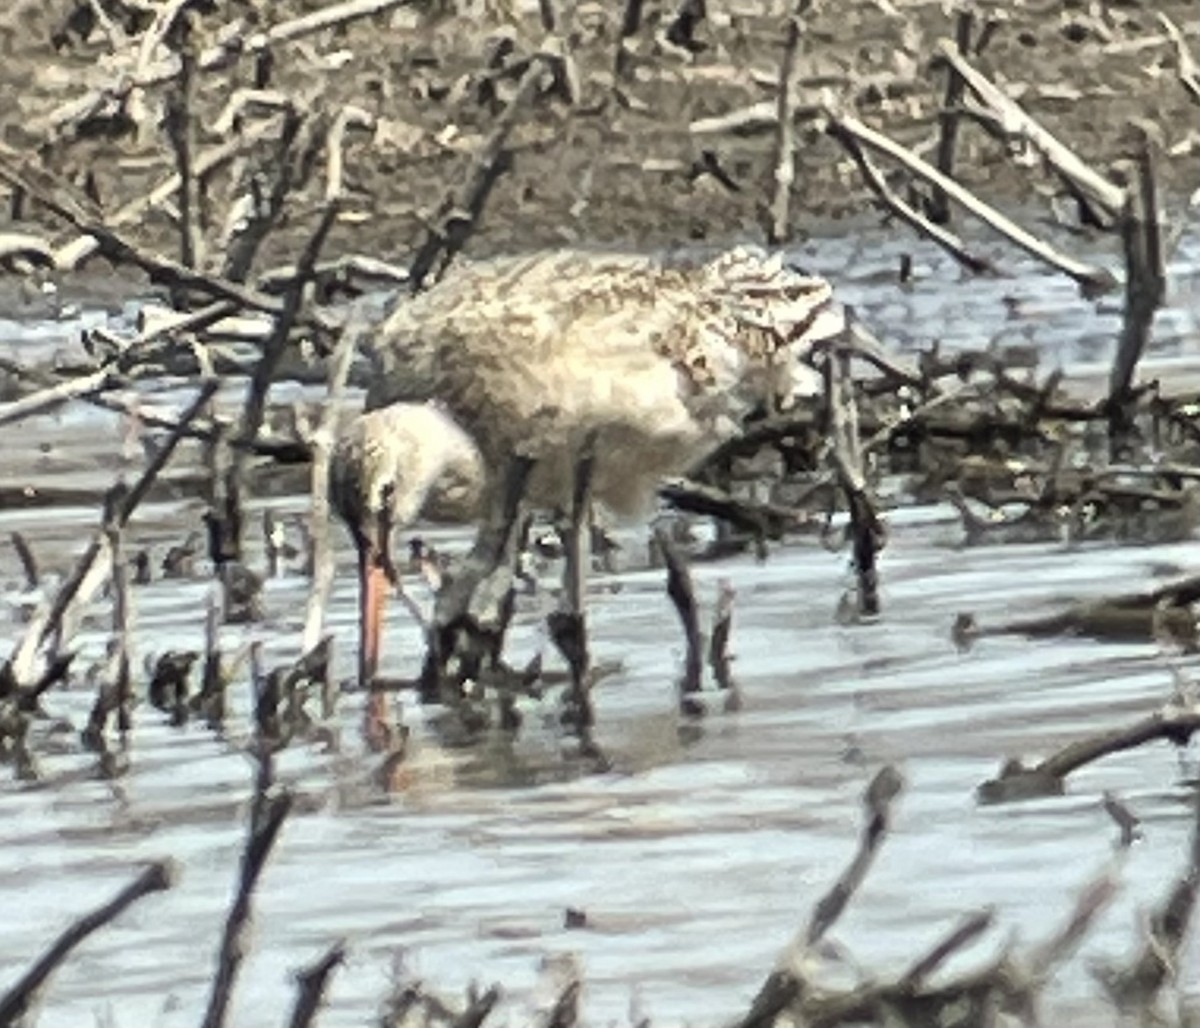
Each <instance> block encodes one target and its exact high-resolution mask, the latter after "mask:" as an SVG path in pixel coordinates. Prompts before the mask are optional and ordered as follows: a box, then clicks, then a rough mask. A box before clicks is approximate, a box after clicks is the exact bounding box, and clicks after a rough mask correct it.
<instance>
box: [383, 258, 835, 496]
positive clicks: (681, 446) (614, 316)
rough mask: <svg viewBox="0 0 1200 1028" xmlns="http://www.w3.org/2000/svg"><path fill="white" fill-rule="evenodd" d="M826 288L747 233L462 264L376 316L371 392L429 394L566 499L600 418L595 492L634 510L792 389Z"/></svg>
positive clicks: (544, 488) (494, 452)
mask: <svg viewBox="0 0 1200 1028" xmlns="http://www.w3.org/2000/svg"><path fill="white" fill-rule="evenodd" d="M830 299H831V289H830V287H829V284H828V283H827V282H825V281H824V280H822V279H817V278H812V277H809V276H806V275H802V274H800V273H798V272H796V271H794V270H793V269H790V268H788V267H786V266H785V265H784V264H783V263H782V261H781V260H780V259H779V258H771V257H768V256H767V255H766V254H765V253H763V252H761V251H757V250H752V249H747V248H739V249H736V250H732V251H729V252H728V253H725V254H722V255H720V256H719V257H717V258H715V259H713V260H710V261H707V262H703V261H698V260H695V259H691V258H685V257H678V258H664V257H659V258H651V257H647V256H644V255H640V254H635V255H629V254H609V253H591V252H586V251H578V250H560V251H552V252H547V253H538V254H534V255H531V256H522V257H506V258H500V259H495V260H490V261H479V262H472V263H466V264H462V265H459V266H458V267H456V268H455V269H454V270H452V271H451V272H450V274H449V275H447V277H446V278H445V279H443V280H442V281H441V282H439V283H438V284H437V285H435V286H434V287H433V288H432V289H430V290H428V291H427V292H425V293H423V294H421V295H419V296H416V297H413V298H412V299H410V300H408V301H406V302H405V303H403V304H402V305H401V306H400V307H399V308H398V309H397V310H396V311H395V312H394V313H393V314H392V315H391V316H390V317H389V318H388V320H387V321H386V322H385V324H384V325H383V327H382V329H381V331H380V332H379V333H378V335H377V337H376V339H375V340H374V342H373V345H372V346H371V353H372V355H373V357H374V358H375V364H376V369H377V371H378V374H377V376H376V378H375V379H374V381H373V383H372V385H371V388H370V389H369V391H368V396H367V407H368V408H373V407H383V406H386V405H387V404H389V403H391V402H393V401H395V400H400V399H414V398H417V399H419V398H424V397H428V396H436V397H438V399H439V400H441V401H442V402H443V403H445V405H446V406H447V408H448V409H449V410H450V411H451V413H452V414H453V416H454V417H455V419H456V420H457V421H458V422H459V423H460V424H461V425H462V426H463V427H464V428H465V429H466V430H467V432H469V433H470V434H471V436H472V437H473V438H474V439H475V440H476V441H477V443H478V445H479V447H480V449H481V450H482V451H483V453H484V455H485V457H486V458H487V461H488V466H489V468H492V469H498V468H499V467H500V466H501V465H502V464H503V463H504V462H505V461H507V460H509V459H510V458H511V457H512V456H513V455H514V454H519V455H522V456H527V457H530V458H532V459H533V460H534V461H535V462H536V464H535V467H534V470H533V472H532V476H531V480H530V482H529V486H528V496H529V498H530V499H531V501H532V502H534V503H535V504H537V505H540V506H547V507H549V506H557V505H565V504H567V503H568V502H569V497H570V490H571V482H572V479H573V472H574V466H575V463H576V460H577V457H578V454H579V452H580V450H581V448H582V445H583V442H584V440H585V439H586V438H588V436H589V434H592V433H595V442H596V453H597V461H596V467H595V471H594V480H593V490H594V494H595V496H596V498H598V499H601V500H603V501H604V502H605V503H606V504H607V505H608V506H609V507H611V508H612V509H614V510H615V511H617V512H619V513H632V512H634V511H637V510H639V508H640V507H642V506H643V505H644V504H645V503H646V501H647V500H648V499H649V498H650V497H652V496H653V492H654V483H655V482H656V481H657V479H658V478H660V477H661V476H662V475H664V474H670V473H672V472H675V471H678V470H679V469H681V468H683V467H685V466H687V465H688V464H689V463H690V462H691V461H693V460H694V459H695V458H697V457H698V456H700V455H702V454H703V453H704V452H706V451H707V450H708V449H709V448H710V447H712V446H713V445H715V444H716V443H718V442H719V441H721V440H722V439H724V438H727V437H728V436H729V435H730V434H731V433H733V432H734V431H736V429H737V424H738V422H739V420H740V417H741V415H742V414H744V413H745V412H746V411H747V410H748V409H749V407H751V406H752V405H753V404H755V403H756V402H761V401H762V400H763V399H765V398H767V397H768V396H772V395H774V396H778V397H780V398H782V399H784V400H785V401H786V398H787V397H788V396H789V395H790V393H791V390H792V387H793V384H794V377H793V373H794V371H795V370H796V362H797V359H798V358H799V357H801V356H803V355H804V354H805V353H806V352H807V350H808V348H809V346H810V345H811V342H812V340H813V339H814V338H815V337H816V336H819V335H829V334H831V333H832V332H834V331H836V330H837V329H838V328H839V327H840V317H838V316H837V315H836V313H835V312H834V311H832V310H831V308H830Z"/></svg>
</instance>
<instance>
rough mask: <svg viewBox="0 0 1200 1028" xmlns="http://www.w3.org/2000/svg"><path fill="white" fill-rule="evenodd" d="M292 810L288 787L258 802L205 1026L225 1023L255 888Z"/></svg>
mask: <svg viewBox="0 0 1200 1028" xmlns="http://www.w3.org/2000/svg"><path fill="white" fill-rule="evenodd" d="M291 809H292V794H291V793H290V792H287V791H286V790H285V791H282V792H279V793H276V794H274V795H270V796H266V797H264V798H263V801H262V804H261V806H260V805H259V804H258V803H257V802H256V803H255V806H254V808H253V813H252V816H251V823H250V827H249V832H248V833H247V839H246V848H245V850H244V851H243V853H242V861H241V873H240V875H239V878H238V887H237V893H236V895H235V896H234V900H233V905H232V906H231V907H230V910H229V916H228V918H227V919H226V922H225V930H224V933H223V935H222V938H221V949H220V952H219V954H218V956H217V968H216V972H215V973H214V975H213V985H212V993H211V994H210V996H209V1001H208V1008H207V1009H206V1011H205V1013H204V1020H203V1021H202V1022H201V1024H202V1028H221V1026H222V1025H223V1024H224V1023H225V1014H226V1011H227V1010H228V1007H229V1000H230V998H231V996H232V995H233V986H234V983H235V981H236V980H237V975H238V971H239V970H240V968H241V965H242V960H243V958H244V957H245V954H246V945H245V933H246V931H247V929H248V927H249V921H250V901H251V898H252V896H253V894H254V888H255V886H256V885H257V884H258V879H259V877H260V876H261V875H262V872H263V869H264V868H265V867H266V863H267V858H268V857H270V855H271V850H272V848H273V847H274V845H275V840H276V839H277V838H278V837H279V830H280V829H281V828H282V827H283V822H284V820H285V819H286V818H287V816H288V813H289V812H290V811H291Z"/></svg>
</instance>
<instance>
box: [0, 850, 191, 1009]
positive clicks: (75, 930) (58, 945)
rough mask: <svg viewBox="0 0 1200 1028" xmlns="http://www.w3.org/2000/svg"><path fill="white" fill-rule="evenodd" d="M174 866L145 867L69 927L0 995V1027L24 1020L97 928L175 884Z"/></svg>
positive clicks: (164, 862) (164, 863)
mask: <svg viewBox="0 0 1200 1028" xmlns="http://www.w3.org/2000/svg"><path fill="white" fill-rule="evenodd" d="M175 877H176V872H175V868H174V866H173V865H172V864H171V863H169V862H167V861H159V862H157V863H154V864H151V865H150V866H149V867H147V868H146V870H145V871H143V872H142V873H141V874H140V875H138V877H137V878H136V879H134V881H132V882H130V883H129V884H128V885H127V886H125V888H124V889H122V890H121V891H120V892H119V893H117V895H116V896H114V897H113V898H112V899H111V900H110V901H109V902H108V903H105V904H104V906H102V907H98V908H97V909H96V910H94V911H92V912H91V913H90V914H87V915H86V916H84V917H81V918H80V919H79V920H78V921H76V922H75V923H74V924H73V925H71V927H70V928H68V929H67V930H66V931H65V932H63V934H62V935H60V936H59V937H58V939H57V940H56V941H55V942H54V945H52V946H51V947H50V949H49V950H47V951H46V953H45V955H43V956H42V958H41V959H40V960H38V962H37V963H36V964H34V965H33V967H31V968H30V969H29V970H28V971H27V972H26V973H25V974H24V975H22V976H21V978H20V979H19V980H18V981H17V982H16V984H15V985H13V986H12V988H10V989H9V990H8V992H7V993H5V995H3V996H0V1024H3V1025H15V1024H17V1023H19V1022H21V1021H22V1019H23V1018H24V1017H25V1016H26V1014H28V1012H29V1010H30V1008H31V1007H32V1006H33V1004H34V1002H35V1001H36V999H37V996H38V993H39V992H40V991H41V990H42V989H43V988H44V987H45V985H46V982H47V981H48V980H49V978H50V976H51V975H52V974H53V973H54V972H55V971H56V970H57V969H58V968H59V966H60V965H61V964H62V963H63V962H64V961H65V960H66V959H67V957H68V956H70V954H71V951H72V950H74V949H75V947H76V946H78V945H79V944H80V943H81V942H83V941H84V940H85V939H87V938H88V936H90V935H91V934H92V933H93V932H95V931H96V930H97V929H100V928H103V927H104V926H105V925H106V924H108V923H109V922H110V921H114V920H115V919H116V918H118V917H119V916H120V915H121V914H123V913H124V912H125V911H126V910H127V909H128V908H129V907H131V906H133V904H134V903H136V902H137V901H138V900H140V899H142V898H144V897H146V896H149V895H150V894H151V893H154V892H162V891H163V890H165V889H169V888H171V886H172V885H174V884H175Z"/></svg>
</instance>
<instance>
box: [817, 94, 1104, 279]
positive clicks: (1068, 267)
mask: <svg viewBox="0 0 1200 1028" xmlns="http://www.w3.org/2000/svg"><path fill="white" fill-rule="evenodd" d="M827 120H828V124H829V127H830V128H832V129H834V130H835V131H838V132H844V133H848V134H849V135H851V136H853V137H854V138H855V139H856V140H858V141H859V142H860V143H862V144H863V145H864V146H867V147H869V148H870V149H872V150H877V151H879V152H880V153H882V154H885V155H886V156H888V157H891V158H892V159H893V160H896V161H899V162H900V163H901V164H903V165H904V166H905V167H906V168H908V170H909V171H911V172H913V174H915V175H919V176H920V177H921V178H923V179H924V180H925V181H927V182H929V183H930V184H932V185H934V186H937V187H939V188H940V189H942V190H943V191H944V192H945V194H946V195H947V196H948V197H950V199H952V200H954V201H955V202H956V203H958V204H961V205H962V206H963V207H965V208H966V209H967V210H968V211H969V212H970V213H971V214H973V215H975V217H977V218H979V219H980V220H981V221H983V222H984V223H985V224H987V225H988V226H990V227H991V228H993V229H995V230H996V231H997V232H999V233H1000V234H1001V235H1003V236H1005V237H1006V238H1008V239H1009V240H1010V241H1011V242H1013V243H1015V244H1016V245H1017V246H1019V247H1021V249H1023V250H1025V251H1026V252H1027V253H1029V254H1031V255H1032V256H1034V257H1036V258H1037V259H1038V260H1040V261H1044V262H1045V263H1046V264H1049V265H1050V266H1051V267H1053V268H1056V269H1058V270H1059V271H1061V272H1063V273H1064V274H1066V275H1069V276H1070V277H1071V278H1073V279H1074V280H1075V281H1076V282H1078V283H1079V284H1080V286H1081V287H1082V288H1083V289H1084V290H1085V291H1086V292H1088V293H1089V294H1092V293H1103V292H1107V291H1108V290H1110V289H1112V288H1113V287H1114V286H1115V285H1116V282H1115V280H1114V279H1113V276H1112V275H1111V274H1110V273H1109V272H1108V271H1107V270H1105V269H1104V268H1097V267H1095V266H1093V265H1090V264H1085V263H1084V262H1082V261H1077V260H1075V259H1074V258H1073V257H1070V256H1068V255H1066V254H1063V253H1060V252H1059V251H1057V250H1055V249H1054V248H1053V247H1052V246H1050V245H1049V244H1048V243H1046V242H1043V241H1042V240H1040V239H1038V238H1037V237H1035V236H1033V235H1031V234H1030V233H1029V232H1027V231H1026V230H1025V229H1023V228H1021V227H1020V226H1019V225H1017V224H1016V223H1015V222H1013V221H1012V220H1010V219H1009V218H1007V217H1005V216H1004V215H1003V214H1001V213H1000V212H999V211H997V210H996V209H995V208H994V207H992V206H991V205H989V204H986V203H984V202H983V201H982V200H980V199H979V198H978V197H976V196H975V195H974V194H973V193H971V192H970V191H969V190H967V189H965V188H964V187H963V186H961V185H959V183H957V182H955V181H954V180H953V179H951V178H947V177H946V176H945V175H943V174H942V173H941V172H939V171H938V170H937V168H935V167H933V166H932V165H931V164H929V163H928V162H927V161H925V160H923V159H922V158H920V157H918V156H917V155H916V154H915V153H913V152H912V151H911V150H909V149H908V148H907V147H904V146H901V145H900V144H899V143H896V142H894V141H893V140H891V139H889V138H888V137H887V136H885V135H884V134H883V133H882V132H878V131H876V130H875V129H873V128H870V127H869V126H868V125H866V124H864V123H863V122H861V121H860V120H859V119H858V118H855V117H853V116H852V115H849V114H845V113H837V112H833V111H829V112H827ZM1114 188H1115V187H1114Z"/></svg>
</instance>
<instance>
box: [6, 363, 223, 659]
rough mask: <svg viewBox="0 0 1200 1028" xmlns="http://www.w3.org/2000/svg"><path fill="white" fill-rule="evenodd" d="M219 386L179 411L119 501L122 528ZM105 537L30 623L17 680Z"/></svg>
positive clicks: (206, 388) (19, 652)
mask: <svg viewBox="0 0 1200 1028" xmlns="http://www.w3.org/2000/svg"><path fill="white" fill-rule="evenodd" d="M217 386H218V383H217V382H215V381H208V382H204V383H203V384H202V385H201V386H200V391H199V393H198V394H197V396H196V397H195V398H194V399H193V400H192V402H191V404H189V405H188V407H187V408H186V409H185V410H184V412H183V414H181V415H180V418H179V425H180V428H179V430H177V431H175V432H173V433H172V434H171V435H170V436H168V437H167V439H166V440H165V441H164V442H163V444H162V448H161V449H160V450H159V451H158V452H157V453H156V454H155V455H154V458H153V459H152V460H151V461H150V462H149V463H148V464H147V465H146V468H145V470H144V471H143V472H142V476H141V478H139V479H138V481H137V482H136V483H135V484H134V486H133V488H132V489H130V490H129V491H128V492H127V493H126V494H125V496H124V498H123V499H122V500H121V502H120V503H119V504H118V505H117V509H116V512H115V517H114V524H115V525H117V526H118V527H121V528H123V527H124V526H125V525H126V524H127V523H128V521H129V517H130V515H131V514H132V513H133V512H134V510H135V509H136V508H137V505H138V504H139V503H141V501H142V499H143V497H144V496H145V495H146V493H147V492H148V491H149V489H150V486H151V485H152V484H153V482H154V480H155V478H157V477H158V473H159V472H160V471H161V470H162V469H163V468H164V467H165V466H166V464H167V462H168V461H169V460H170V459H171V455H172V454H173V453H174V452H175V447H176V446H177V445H178V444H179V440H180V439H181V438H182V437H183V428H184V427H185V426H186V425H188V424H189V423H190V422H191V420H192V419H193V418H194V417H195V416H196V415H197V414H199V412H200V410H201V409H202V408H203V407H204V405H205V404H206V403H207V402H208V400H209V398H210V397H211V396H212V395H213V393H215V392H216V391H217ZM103 538H104V531H103V529H101V530H100V531H99V532H97V533H96V535H95V536H94V537H93V539H92V542H91V544H90V545H89V546H88V548H87V550H85V551H84V553H83V555H82V556H81V557H80V558H79V560H78V561H77V562H76V564H75V567H74V569H73V570H72V572H71V576H70V577H69V578H68V579H67V580H66V581H65V582H64V583H63V584H62V586H61V587H60V588H59V591H58V593H57V594H56V595H55V597H54V602H53V604H51V606H50V609H49V610H48V611H47V612H46V613H45V614H43V615H42V616H41V617H39V618H38V619H37V620H35V621H34V622H33V624H31V625H30V626H29V629H28V630H27V631H26V634H25V636H24V637H23V638H22V640H21V642H20V643H19V644H18V646H17V647H16V650H15V654H16V656H15V657H14V658H13V669H14V671H15V673H16V674H17V677H18V680H23V679H24V678H27V677H28V676H29V674H30V672H31V671H32V664H33V658H34V655H35V654H36V653H37V650H38V648H39V647H40V646H41V645H42V644H44V643H45V642H46V640H47V639H48V638H49V637H50V636H51V635H52V634H53V633H54V632H56V631H57V630H58V629H59V627H60V623H61V621H62V618H63V615H64V614H65V613H66V611H67V608H68V607H69V606H70V603H71V601H72V600H73V599H74V598H75V595H76V594H77V593H78V592H80V587H81V586H82V585H83V584H84V580H85V578H86V577H87V576H88V573H89V572H90V571H91V570H92V566H93V565H94V564H95V562H96V558H97V557H98V556H99V555H100V551H101V548H102V547H103V546H104V542H103Z"/></svg>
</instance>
